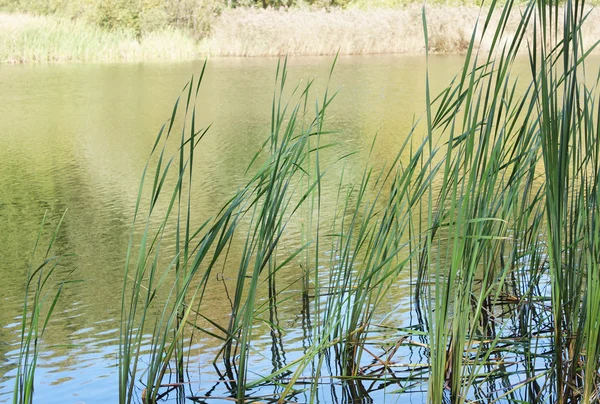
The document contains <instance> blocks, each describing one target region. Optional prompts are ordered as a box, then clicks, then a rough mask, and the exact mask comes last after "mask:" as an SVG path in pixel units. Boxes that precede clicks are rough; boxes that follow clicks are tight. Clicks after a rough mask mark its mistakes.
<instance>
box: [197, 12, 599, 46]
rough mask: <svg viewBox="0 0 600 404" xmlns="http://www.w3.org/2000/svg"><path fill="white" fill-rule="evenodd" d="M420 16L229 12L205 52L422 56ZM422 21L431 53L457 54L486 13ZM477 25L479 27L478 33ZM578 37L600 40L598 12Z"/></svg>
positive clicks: (434, 15)
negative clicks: (478, 19) (406, 54)
mask: <svg viewBox="0 0 600 404" xmlns="http://www.w3.org/2000/svg"><path fill="white" fill-rule="evenodd" d="M421 12H422V8H421V6H420V5H416V4H415V5H411V6H408V7H406V8H403V9H371V10H357V9H350V10H341V9H334V10H331V11H325V10H317V11H309V10H292V11H290V10H283V9H281V10H276V9H264V10H263V9H234V10H228V11H226V12H224V13H223V14H222V15H221V17H220V18H219V19H218V20H217V21H216V23H215V24H214V26H213V31H212V36H211V38H210V39H209V41H208V48H209V50H210V53H211V54H213V55H216V56H282V55H331V54H335V53H337V52H338V50H339V52H340V53H341V54H378V53H408V54H419V53H424V51H425V41H424V38H423V25H422V17H421ZM426 15H427V24H428V32H429V46H430V51H432V52H435V53H461V52H464V51H466V49H467V47H468V44H469V41H470V36H471V32H472V27H474V26H475V23H476V21H477V18H478V17H479V16H483V17H485V15H486V10H483V11H482V10H481V9H480V8H478V7H468V6H441V5H435V6H428V7H427V9H426ZM483 19H484V18H483ZM519 20H520V13H519V10H517V9H515V10H513V12H512V13H511V18H510V21H509V24H508V26H507V29H508V32H507V33H506V34H507V35H505V37H504V38H505V39H509V38H511V33H512V32H514V30H515V28H516V26H517V24H518V22H519ZM496 24H497V18H496V20H495V21H492V29H491V30H489V31H490V34H489V35H486V37H485V38H484V40H483V41H482V44H481V47H482V48H483V49H482V50H484V51H485V50H487V49H489V47H490V45H491V40H492V37H491V33H492V32H493V28H495V25H496ZM482 25H483V21H481V22H480V27H479V30H480V31H481V28H482ZM583 34H584V39H586V38H587V42H590V43H591V41H593V40H596V39H597V38H600V12H599V11H597V10H593V11H592V12H591V14H590V16H589V18H588V21H587V22H586V24H584V30H583ZM523 50H524V49H523Z"/></svg>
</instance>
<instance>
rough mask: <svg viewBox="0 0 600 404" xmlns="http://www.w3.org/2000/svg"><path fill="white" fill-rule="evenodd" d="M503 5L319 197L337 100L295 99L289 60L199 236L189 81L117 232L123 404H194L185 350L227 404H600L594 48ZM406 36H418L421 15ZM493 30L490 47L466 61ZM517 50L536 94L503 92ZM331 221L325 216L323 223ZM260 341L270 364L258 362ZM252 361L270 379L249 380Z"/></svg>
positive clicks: (570, 16) (599, 110)
mask: <svg viewBox="0 0 600 404" xmlns="http://www.w3.org/2000/svg"><path fill="white" fill-rule="evenodd" d="M513 7H514V5H513V4H511V3H508V4H507V5H506V7H504V8H502V9H495V10H494V9H492V10H491V11H490V13H489V14H488V15H482V17H481V19H480V20H479V24H481V25H482V26H483V27H482V31H481V32H480V33H479V32H478V31H477V30H476V31H474V32H475V33H474V34H473V36H472V37H471V38H472V39H471V40H470V41H469V45H468V47H467V54H466V56H465V62H464V65H463V69H462V71H461V72H460V73H459V74H458V75H457V76H456V77H455V79H454V80H453V81H452V82H450V83H448V85H447V87H446V88H445V89H444V90H443V91H442V92H441V93H440V94H438V95H436V94H431V92H430V87H429V79H428V80H427V85H426V86H425V88H424V91H425V93H426V100H427V101H426V109H425V113H424V116H423V117H422V119H421V121H420V122H419V123H417V124H415V126H414V127H413V129H412V130H411V131H410V132H409V133H407V134H403V135H404V136H405V137H403V139H405V140H404V141H403V142H402V144H401V145H400V147H399V148H398V154H397V157H396V158H395V159H394V160H393V161H390V162H389V163H388V165H387V166H386V167H384V168H383V169H375V168H374V167H373V166H369V165H367V166H366V167H364V169H363V170H364V171H362V172H363V176H362V179H361V180H360V181H359V182H357V183H354V184H346V183H344V181H343V175H342V180H340V182H339V184H338V186H337V193H336V194H335V195H334V197H333V199H334V200H328V199H327V198H325V197H324V194H323V193H322V186H323V184H324V183H325V181H327V178H328V176H329V173H330V171H334V169H333V167H334V166H335V165H336V164H343V162H344V160H345V158H344V157H343V156H342V157H341V158H340V159H339V160H337V161H334V162H332V163H329V164H325V163H324V161H325V159H324V157H323V156H325V155H326V154H327V153H328V152H329V151H330V150H331V149H332V148H335V144H332V143H330V142H329V141H328V140H327V139H328V134H329V133H330V132H329V128H327V119H326V117H327V109H328V107H329V105H330V103H331V102H334V96H335V93H332V92H331V91H329V90H327V91H325V92H324V94H323V95H322V96H320V97H318V98H317V99H316V100H313V101H311V98H312V96H311V94H312V91H311V90H312V89H311V86H312V83H311V82H309V83H307V84H306V86H304V87H298V88H297V89H296V92H295V93H294V94H293V95H292V96H291V98H290V96H289V95H286V94H289V93H287V92H286V91H285V88H286V66H285V62H284V64H283V65H282V66H280V67H279V68H278V73H277V86H276V92H275V96H274V100H273V105H272V107H271V110H272V120H271V128H270V131H269V136H268V137H267V139H266V140H265V143H264V145H263V147H261V150H260V151H259V152H258V154H257V155H256V157H255V158H254V159H253V160H252V161H251V162H250V165H249V169H248V172H249V180H248V182H247V183H246V185H244V186H242V187H241V188H240V189H239V191H238V192H237V193H235V194H234V195H233V196H232V197H231V199H230V200H229V202H228V203H227V204H225V206H223V207H222V209H220V211H219V213H218V214H217V215H216V217H214V218H211V219H207V220H204V218H200V220H199V221H198V223H199V224H198V225H194V224H193V220H191V219H190V218H191V217H192V215H193V212H194V207H193V206H192V204H191V201H192V198H191V197H190V195H191V193H192V192H193V175H194V172H195V171H193V167H194V165H193V161H194V147H195V145H197V144H199V143H201V142H202V139H203V137H204V136H205V135H206V134H207V129H206V128H202V129H199V127H198V123H197V121H196V115H195V112H194V111H195V108H194V99H195V97H196V94H197V93H198V86H200V85H201V79H200V80H199V81H194V80H192V81H191V82H190V83H188V85H187V86H186V88H185V89H184V92H183V93H182V96H181V101H178V103H177V104H176V106H175V109H174V111H173V114H172V116H171V119H170V120H169V121H168V122H167V123H166V124H165V126H163V128H162V129H161V132H160V135H159V137H158V138H157V141H156V143H155V145H154V147H153V154H154V156H153V157H152V158H151V160H150V163H149V165H148V167H147V169H146V171H145V172H144V177H143V179H142V185H141V187H140V197H139V199H138V205H137V206H138V210H136V217H135V219H134V223H133V225H132V234H131V241H130V244H129V250H128V253H127V256H128V264H127V266H126V271H127V273H126V277H125V283H124V291H125V292H124V294H123V302H124V303H123V313H122V315H123V319H122V324H123V326H122V329H121V339H120V347H121V350H120V376H121V378H120V386H121V402H122V403H129V402H133V401H134V400H135V398H136V397H138V396H139V395H142V396H143V397H144V399H145V401H146V402H156V401H158V400H160V399H161V398H163V397H165V395H167V394H169V392H172V393H173V394H175V393H174V392H175V391H177V392H178V393H177V394H178V395H179V396H180V397H181V396H184V395H185V396H187V397H188V398H191V399H192V400H194V401H205V402H206V401H210V399H211V397H210V396H198V395H196V394H195V393H194V392H192V391H191V390H190V391H189V392H187V390H186V386H187V385H188V382H189V380H187V379H186V372H185V367H186V366H187V365H186V364H187V359H186V357H185V356H186V352H189V349H191V346H192V345H193V341H194V338H199V336H200V335H201V336H202V337H201V338H214V339H216V340H219V341H221V344H222V349H221V350H220V351H219V353H218V354H217V356H216V357H215V359H214V366H215V368H216V369H217V371H218V372H219V374H221V375H222V378H221V382H220V383H218V385H219V386H218V387H215V389H217V388H218V389H219V391H222V392H223V396H224V397H227V399H230V400H234V401H236V402H239V403H242V402H253V401H265V400H272V401H276V402H280V403H283V402H290V401H292V402H294V401H300V402H318V398H319V397H322V395H323V394H324V390H327V391H328V393H327V394H331V396H328V397H330V398H331V401H335V400H334V399H335V397H337V394H338V392H339V394H340V396H341V397H342V398H341V399H340V400H341V402H356V401H362V400H369V401H370V400H371V398H370V396H371V395H372V394H378V393H377V392H378V391H380V390H382V391H383V392H384V393H383V394H390V395H402V394H416V393H418V392H420V391H423V390H426V391H427V402H429V403H432V404H433V403H435V404H438V403H443V402H451V403H467V402H474V401H482V402H500V403H524V402H527V403H535V402H557V403H579V402H581V403H591V402H598V401H599V395H598V392H599V390H598V386H599V383H600V378H599V374H598V368H599V366H600V343H599V342H600V339H599V338H600V326H599V323H598V314H599V313H600V294H599V291H600V265H599V262H600V244H599V241H598V240H600V238H599V237H598V236H599V227H598V223H599V221H600V204H599V203H598V201H599V199H600V187H599V186H598V185H599V184H598V181H600V143H599V139H600V136H599V135H600V93H599V92H598V84H599V82H598V74H597V73H598V72H597V70H593V71H590V72H587V71H586V57H587V55H588V54H589V51H590V50H591V49H592V48H593V47H595V46H596V45H597V43H591V44H588V45H586V44H585V42H583V41H582V35H581V32H582V31H581V27H582V24H584V23H585V22H586V21H585V20H586V18H587V14H586V13H585V8H584V7H583V5H582V4H580V3H577V2H575V3H572V2H568V3H567V4H565V5H564V10H563V11H561V8H562V6H560V7H559V6H558V5H556V4H554V5H551V6H550V7H547V6H546V5H545V4H543V3H542V2H540V3H537V4H536V3H530V4H528V5H527V6H525V7H524V8H523V9H521V10H516V9H515V8H513ZM517 11H520V14H519V15H520V19H519V22H518V24H517V25H516V27H515V30H514V33H513V34H511V35H508V36H507V34H506V32H507V31H506V28H507V26H508V24H509V20H510V18H509V17H510V15H511V12H517ZM496 13H497V14H496ZM494 16H495V17H494ZM492 18H497V19H498V21H499V23H498V24H497V26H494V27H492V25H490V24H488V23H489V21H491V20H492ZM422 22H423V26H424V32H425V38H428V35H427V34H428V30H429V23H428V19H427V18H426V15H425V13H423V15H422ZM557 22H558V23H557ZM531 25H533V26H534V32H533V38H532V39H530V38H529V37H528V36H527V32H528V27H530V26H531ZM558 27H562V29H561V30H559V28H558ZM488 29H491V30H492V38H493V39H492V42H491V45H490V49H489V50H488V51H486V52H483V51H482V52H479V51H477V50H476V46H475V45H476V43H477V42H481V41H482V40H483V38H485V35H486V31H487V30H488ZM425 46H426V47H428V46H429V43H428V42H427V41H426V42H425ZM522 51H525V52H526V53H527V55H528V56H529V60H530V69H531V76H529V77H523V76H520V77H518V78H517V77H514V76H512V66H513V63H514V61H515V58H516V57H517V55H518V54H519V53H520V52H522ZM180 102H181V105H180ZM177 117H179V119H177ZM175 128H180V129H178V130H176V129H175ZM171 141H172V142H175V144H172V143H171ZM173 147H175V149H176V152H175V154H174V155H173V157H172V158H170V159H167V158H166V157H165V156H167V155H169V153H168V150H169V149H171V148H173ZM342 172H343V171H342ZM168 183H171V184H173V187H167V186H166V185H165V184H168ZM146 187H147V188H146ZM144 189H145V191H143V190H144ZM161 200H162V204H163V205H162V206H163V208H162V209H160V210H158V209H157V208H158V207H159V206H161V202H160V201H161ZM330 203H331V204H334V206H336V207H337V211H336V212H337V214H336V215H334V217H333V218H332V219H331V220H327V221H325V220H324V219H323V218H322V217H321V215H320V209H321V207H322V206H324V204H330ZM135 229H139V231H136V230H135ZM298 229H300V230H299V231H298ZM169 237H171V238H172V237H175V238H176V240H175V243H170V248H171V249H170V250H169V249H165V248H164V246H163V240H165V239H167V238H169ZM234 239H235V240H237V241H238V242H236V243H234V242H233V240H234ZM240 240H241V242H240ZM283 240H285V242H284V241H283ZM161 259H162V261H163V262H164V263H163V264H161ZM219 273H220V275H219ZM219 276H220V277H221V279H226V278H227V277H230V279H231V281H230V282H226V281H225V280H223V283H224V285H228V286H225V291H224V293H226V296H227V297H228V298H229V302H230V304H231V312H230V316H229V319H230V320H229V323H228V324H219V322H218V321H216V320H215V318H214V316H213V314H211V313H209V312H207V311H205V310H204V309H203V298H204V291H205V290H206V289H207V288H209V287H214V285H215V283H214V279H215V278H219ZM407 279H408V282H409V285H410V292H409V293H410V297H409V299H408V300H409V302H410V305H411V311H412V313H413V315H414V316H413V317H412V318H411V320H412V321H411V323H410V324H409V325H408V326H402V327H401V326H398V324H396V323H395V321H394V319H393V313H390V311H389V307H388V309H387V310H385V309H383V307H384V306H383V303H384V302H386V300H387V299H388V298H389V297H388V293H389V291H391V290H393V289H394V288H399V287H402V285H401V282H402V281H404V282H406V281H407ZM130 291H133V292H132V293H130ZM160 296H163V297H162V298H161V297H160ZM290 304H296V305H298V310H297V315H298V316H299V317H300V318H301V321H302V324H303V327H302V332H303V333H304V335H303V336H302V338H303V340H304V341H307V343H305V344H302V348H301V349H300V351H299V352H298V349H296V350H294V349H293V347H291V346H290V345H289V338H290V335H288V334H287V332H286V327H285V326H284V323H283V321H284V320H283V318H282V317H281V314H280V313H281V311H282V310H283V308H284V307H286V306H288V305H290ZM152 312H154V313H159V314H158V315H156V316H150V315H149V313H152ZM263 333H265V334H266V335H268V336H269V337H268V338H270V340H271V349H270V350H259V349H257V348H256V346H255V343H256V342H257V341H258V340H259V339H260V338H261V335H262V334H263ZM148 335H150V337H148ZM186 335H187V338H186ZM190 335H192V337H190ZM193 335H196V337H194V336H193ZM263 340H264V339H263ZM286 352H287V355H288V356H289V355H290V352H295V355H293V356H292V357H293V359H289V357H288V356H286ZM261 361H267V362H268V363H269V364H271V365H272V368H270V369H269V370H264V369H262V368H261V370H257V369H253V367H252V364H257V363H261ZM146 365H147V369H146ZM141 367H143V368H144V370H143V371H142V369H141ZM137 375H139V376H137ZM138 378H140V381H139V382H138ZM324 385H326V387H324ZM136 386H137V390H136ZM141 386H144V387H143V388H142V387H141ZM336 389H337V390H336ZM379 394H381V392H379ZM327 401H329V400H327Z"/></svg>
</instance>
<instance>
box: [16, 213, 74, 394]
mask: <svg viewBox="0 0 600 404" xmlns="http://www.w3.org/2000/svg"><path fill="white" fill-rule="evenodd" d="M65 213H66V212H65ZM46 217H47V215H46V214H44V218H43V219H42V224H41V226H40V230H39V232H38V234H37V238H36V240H35V244H34V247H33V251H32V254H31V262H30V263H29V266H28V270H27V277H26V284H25V295H24V300H23V312H22V314H21V341H20V345H19V355H18V363H17V369H16V370H17V372H16V376H15V388H14V391H13V401H12V402H13V404H31V403H33V393H34V382H35V370H36V366H37V361H38V357H39V353H40V346H41V344H42V339H43V336H44V332H45V331H46V327H47V325H48V322H49V321H50V317H51V316H52V312H53V311H54V308H55V306H56V304H57V302H58V299H59V297H60V294H61V292H62V289H63V287H64V285H65V284H67V283H70V282H72V281H69V280H67V279H68V277H69V275H70V273H72V272H73V270H67V272H66V273H65V272H64V271H61V265H62V260H63V259H64V258H65V257H66V256H65V255H51V253H52V252H53V248H52V247H53V245H54V241H55V240H56V237H57V235H58V231H59V230H60V226H61V224H62V222H63V219H64V214H63V216H62V217H61V219H60V221H59V222H58V224H57V226H56V228H55V230H54V232H53V233H52V235H51V237H50V240H49V242H48V245H47V246H46V248H45V250H44V247H43V246H42V245H41V244H40V243H41V242H42V237H43V235H44V232H45V227H46ZM58 272H61V273H58Z"/></svg>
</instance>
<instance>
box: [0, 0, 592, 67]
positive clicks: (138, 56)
mask: <svg viewBox="0 0 600 404" xmlns="http://www.w3.org/2000/svg"><path fill="white" fill-rule="evenodd" d="M265 5H266V6H267V7H266V8H264V7H263V3H262V2H256V3H254V2H251V1H247V2H241V1H240V2H233V1H229V2H224V1H219V0H211V1H199V2H198V1H197V0H187V1H181V2H161V1H156V0H145V1H141V2H138V1H135V2H134V1H130V0H111V1H108V0H106V1H95V0H88V1H86V2H69V1H60V0H56V1H35V0H29V1H25V0H23V1H19V2H17V1H13V0H4V2H2V1H0V61H1V62H9V63H28V62H53V61H77V62H88V61H107V62H112V61H144V60H190V59H198V58H202V57H206V56H283V55H334V54H336V53H340V54H381V53H406V54H421V53H424V51H425V47H424V45H423V44H424V39H423V32H422V29H421V20H420V12H421V10H420V6H418V5H415V4H410V3H402V2H401V3H398V2H393V1H388V0H386V1H380V2H379V3H376V4H375V3H374V5H373V4H372V5H371V6H369V7H367V6H366V3H361V2H359V1H342V2H335V1H323V2H314V3H312V4H309V3H308V2H294V3H292V2H265ZM284 5H286V6H285V7H283V6H284ZM280 6H281V7H280ZM3 10H4V11H3ZM485 10H487V8H484V9H483V12H484V13H485V12H486V11H485ZM481 12H482V10H481V9H480V8H479V7H478V6H476V5H465V4H459V3H457V4H438V3H435V2H434V3H433V4H431V5H428V6H427V14H428V16H429V31H428V32H429V38H428V41H429V51H430V52H432V53H465V52H466V51H467V48H468V45H469V42H470V35H471V32H470V30H469V29H467V28H466V27H470V26H473V25H474V24H475V21H476V20H477V18H478V16H479V15H480V14H481ZM518 22H519V16H518V13H517V12H514V13H512V14H511V16H510V21H509V23H508V24H507V26H506V30H507V32H506V35H512V34H514V31H515V29H516V27H517V25H518ZM491 23H492V24H498V19H497V18H495V19H493V20H492V21H491ZM480 28H481V27H480ZM528 35H529V36H531V35H532V29H530V32H529V33H528ZM582 35H583V37H584V39H588V38H589V40H593V39H595V38H598V37H600V12H598V11H596V10H591V11H590V15H589V16H588V24H586V27H585V28H584V29H583V30H582ZM492 39H493V38H492V37H491V36H489V35H488V37H487V38H485V39H484V40H483V41H482V42H481V43H479V44H477V46H481V47H482V50H489V48H490V46H491V41H492Z"/></svg>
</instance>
